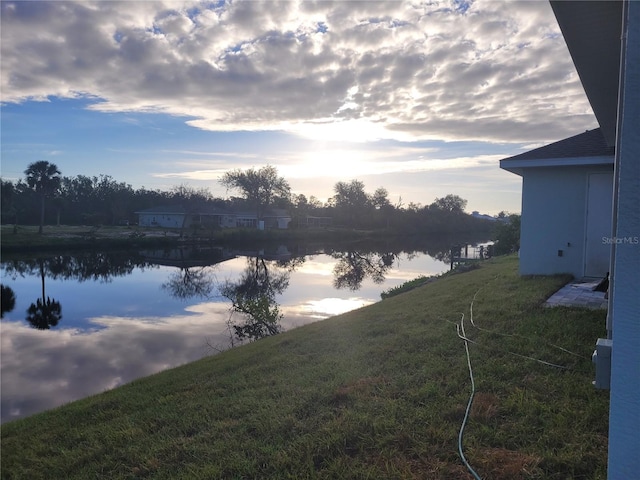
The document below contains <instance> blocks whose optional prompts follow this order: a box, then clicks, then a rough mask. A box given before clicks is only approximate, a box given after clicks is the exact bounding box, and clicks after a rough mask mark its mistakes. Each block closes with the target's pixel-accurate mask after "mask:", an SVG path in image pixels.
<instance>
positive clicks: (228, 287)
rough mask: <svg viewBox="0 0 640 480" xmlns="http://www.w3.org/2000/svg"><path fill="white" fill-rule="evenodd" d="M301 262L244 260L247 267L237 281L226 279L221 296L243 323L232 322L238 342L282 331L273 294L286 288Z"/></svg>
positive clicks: (302, 258)
mask: <svg viewBox="0 0 640 480" xmlns="http://www.w3.org/2000/svg"><path fill="white" fill-rule="evenodd" d="M303 262H304V257H296V258H291V259H287V260H278V261H267V260H265V258H264V257H261V256H253V257H248V258H247V266H246V267H245V269H244V271H243V272H242V274H241V275H240V277H239V278H238V280H236V281H230V280H227V281H226V282H224V283H223V284H222V285H221V286H220V293H221V295H223V296H224V297H225V298H227V299H228V300H229V301H231V310H232V312H234V313H239V314H241V315H242V318H243V321H241V322H239V323H236V322H233V321H232V322H231V325H230V326H231V328H232V329H233V332H234V334H235V336H236V337H237V338H238V339H239V340H241V341H242V340H249V341H254V340H258V339H260V338H263V337H267V336H270V335H276V334H277V333H280V331H281V330H282V326H281V324H280V321H281V320H282V313H281V312H280V306H279V305H278V303H277V301H276V295H279V294H282V292H284V290H286V288H287V287H288V286H289V279H290V276H291V272H292V271H293V270H295V268H297V267H298V266H299V265H301V264H302V263H303Z"/></svg>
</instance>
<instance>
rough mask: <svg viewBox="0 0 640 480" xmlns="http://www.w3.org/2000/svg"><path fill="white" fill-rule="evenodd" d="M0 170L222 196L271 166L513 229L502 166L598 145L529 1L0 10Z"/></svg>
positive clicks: (305, 186)
mask: <svg viewBox="0 0 640 480" xmlns="http://www.w3.org/2000/svg"><path fill="white" fill-rule="evenodd" d="M0 8H1V30H0V36H1V38H0V40H1V64H0V66H1V83H0V93H1V101H2V103H1V139H0V140H1V156H2V157H1V164H0V167H1V168H0V172H1V174H2V178H3V179H5V180H12V181H17V180H18V179H20V178H24V170H25V169H26V167H27V165H28V164H29V163H31V162H34V161H38V160H46V161H49V162H52V163H55V164H56V165H57V166H58V168H59V169H60V170H61V172H62V174H63V175H64V176H70V177H71V176H76V175H88V176H94V175H96V176H98V175H110V176H111V177H113V178H114V179H115V180H117V181H121V182H126V183H129V184H131V185H132V186H133V187H134V188H140V187H143V186H144V187H145V188H148V189H160V190H169V189H171V188H173V187H175V186H178V185H188V186H191V187H194V188H198V189H199V188H204V187H206V188H208V189H209V190H210V191H211V193H213V194H214V195H215V196H219V197H223V198H224V197H227V196H229V195H230V194H231V193H233V192H228V191H227V190H226V189H225V188H224V187H223V186H221V185H220V183H219V181H218V179H219V178H220V177H221V176H222V175H223V174H224V172H226V171H229V170H233V169H247V168H252V167H253V168H260V167H262V166H264V165H267V164H269V165H273V166H275V167H276V168H277V169H278V172H279V174H280V175H281V176H283V177H284V178H285V179H286V180H287V181H288V182H289V184H290V186H291V190H292V192H293V193H294V194H304V195H306V196H307V197H310V196H314V197H316V198H317V199H318V200H320V201H322V202H324V201H326V200H327V199H328V198H329V197H331V196H332V195H333V194H334V193H335V192H334V191H333V187H334V185H335V184H336V183H337V182H338V181H347V182H348V181H351V180H354V179H357V180H360V181H362V182H363V183H364V184H365V190H366V191H367V192H369V193H373V192H374V191H375V189H377V188H378V187H384V188H386V189H387V191H388V192H389V199H390V200H391V202H392V203H393V204H394V205H402V206H407V205H408V204H409V203H411V202H413V203H416V204H421V205H428V204H430V203H431V202H433V201H434V200H435V199H436V198H440V197H443V196H445V195H447V194H455V195H459V196H460V197H462V198H464V199H466V200H467V201H468V204H467V211H469V212H471V211H473V210H478V211H480V212H482V213H488V214H497V213H498V212H500V211H503V210H504V211H508V212H513V213H516V212H519V211H520V201H521V179H520V177H518V176H517V175H514V174H512V173H509V172H506V171H502V170H500V168H499V160H500V159H501V158H505V157H509V156H512V155H516V154H518V153H522V152H524V151H527V150H530V149H532V148H536V147H539V146H541V145H544V144H547V143H551V142H554V141H557V140H561V139H563V138H566V137H569V136H573V135H576V134H578V133H581V132H583V131H585V130H587V129H591V128H596V127H597V123H596V120H595V117H594V115H593V113H592V110H591V107H590V105H589V103H588V101H587V98H586V95H585V94H584V91H583V89H582V86H581V84H580V80H579V78H578V76H577V73H576V71H575V68H574V66H573V63H572V61H571V57H570V55H569V52H568V50H567V47H566V44H565V42H564V39H563V37H562V35H561V33H560V30H559V27H558V24H557V22H556V20H555V17H554V16H553V12H552V10H551V7H550V5H549V3H548V1H546V0H536V1H513V0H511V1H484V0H475V1H472V0H453V1H428V2H412V1H379V2H378V1H359V0H358V1H343V0H337V1H313V0H306V1H294V0H285V1H276V0H273V1H254V0H251V1H205V2H192V1H164V2H157V1H125V2H117V1H101V2H86V1H82V2H63V1H24V2H13V1H7V0H2V2H1V3H0Z"/></svg>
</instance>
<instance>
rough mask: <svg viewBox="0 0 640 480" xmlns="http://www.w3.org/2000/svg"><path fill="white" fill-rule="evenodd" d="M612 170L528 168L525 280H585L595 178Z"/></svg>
mask: <svg viewBox="0 0 640 480" xmlns="http://www.w3.org/2000/svg"><path fill="white" fill-rule="evenodd" d="M611 171H612V167H611V166H607V165H603V166H595V165H592V166H584V167H579V166H574V167H553V168H544V167H540V168H527V169H524V171H523V175H522V177H523V178H522V224H521V232H520V274H521V275H549V274H555V273H570V274H571V275H573V276H574V277H576V278H581V277H583V276H584V272H585V235H586V227H587V223H586V215H587V194H588V182H589V175H590V174H592V173H606V172H611ZM611 188H612V190H613V185H612V187H611ZM612 190H611V191H612ZM610 194H611V192H609V195H610ZM603 201H609V202H610V200H609V199H608V198H603ZM607 255H608V253H607ZM604 273H606V272H603V274H604Z"/></svg>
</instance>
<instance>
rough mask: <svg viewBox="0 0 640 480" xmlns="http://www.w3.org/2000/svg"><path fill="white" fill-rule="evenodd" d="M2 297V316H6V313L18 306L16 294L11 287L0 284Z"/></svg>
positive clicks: (0, 314)
mask: <svg viewBox="0 0 640 480" xmlns="http://www.w3.org/2000/svg"><path fill="white" fill-rule="evenodd" d="M0 292H1V295H0V297H1V298H2V302H1V303H2V310H1V311H0V318H4V314H5V313H8V312H10V311H12V310H13V309H14V308H16V294H15V293H14V291H13V289H12V288H11V287H7V286H5V285H0Z"/></svg>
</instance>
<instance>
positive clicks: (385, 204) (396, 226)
mask: <svg viewBox="0 0 640 480" xmlns="http://www.w3.org/2000/svg"><path fill="white" fill-rule="evenodd" d="M24 173H25V179H24V180H22V179H20V180H18V181H16V182H12V181H9V180H4V179H2V180H1V193H2V204H1V206H2V212H1V214H2V223H3V224H16V225H17V224H23V225H39V226H40V231H42V230H41V229H42V225H44V224H58V225H59V224H64V225H118V224H134V223H136V222H137V216H136V214H135V212H137V211H141V210H146V209H149V208H152V207H180V208H182V209H184V211H185V212H187V213H189V212H192V213H196V212H205V211H207V210H211V209H218V210H231V211H241V210H242V211H247V210H251V211H254V212H255V213H256V215H257V218H258V219H260V218H262V216H263V215H265V214H266V213H267V212H268V211H269V210H270V209H274V208H282V209H286V210H287V211H288V213H289V215H291V216H292V219H293V220H292V222H291V224H290V228H295V227H304V226H306V225H308V218H309V217H315V218H322V217H325V218H330V219H331V223H332V225H333V226H338V227H339V226H343V227H347V228H359V229H387V230H393V231H402V232H407V233H421V232H425V231H429V232H433V233H440V232H443V233H456V232H467V231H477V230H486V231H489V230H490V229H491V222H488V221H486V220H481V219H477V218H475V217H473V216H471V215H468V214H467V213H465V211H464V209H465V207H466V205H467V201H466V200H464V199H462V198H461V197H459V196H457V195H454V194H449V195H447V196H445V197H443V198H436V199H435V200H434V201H433V202H432V203H431V204H429V205H421V204H415V203H409V204H408V205H404V204H403V203H402V201H401V200H399V201H398V202H397V203H396V204H393V203H392V202H391V200H390V199H389V194H388V191H387V190H386V189H385V188H384V187H378V188H377V189H376V190H375V191H374V192H373V193H368V192H367V191H366V190H365V185H364V183H363V182H362V181H360V180H357V179H354V180H350V181H339V182H337V183H336V184H335V186H334V188H333V191H334V195H333V196H332V197H330V198H328V199H327V201H326V202H321V201H320V200H318V199H317V198H316V197H314V196H310V197H307V196H305V195H303V194H292V193H291V188H290V186H289V183H288V182H287V180H286V179H284V178H283V177H281V176H280V175H279V174H278V172H277V169H276V168H275V167H273V166H271V165H266V166H264V167H261V168H257V169H256V168H249V169H246V170H240V169H237V170H233V171H229V172H227V173H225V174H224V175H223V177H222V178H221V179H220V184H221V185H222V186H225V187H226V188H227V191H228V192H230V193H231V194H230V195H229V197H228V198H219V197H215V196H214V195H213V194H212V193H211V192H210V191H209V189H208V188H198V189H196V188H193V187H191V186H188V185H179V186H175V187H173V188H172V189H170V190H167V191H163V190H149V189H146V188H145V187H141V188H138V189H134V188H133V187H132V186H131V185H130V184H127V183H126V182H119V181H117V180H115V179H114V178H112V177H111V176H109V175H99V176H91V177H90V176H85V175H77V176H74V177H66V176H63V175H62V173H61V172H60V170H59V169H58V167H57V166H56V165H55V164H53V163H49V162H46V161H38V162H34V163H31V164H29V165H28V167H27V169H26V170H25V172H24Z"/></svg>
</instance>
